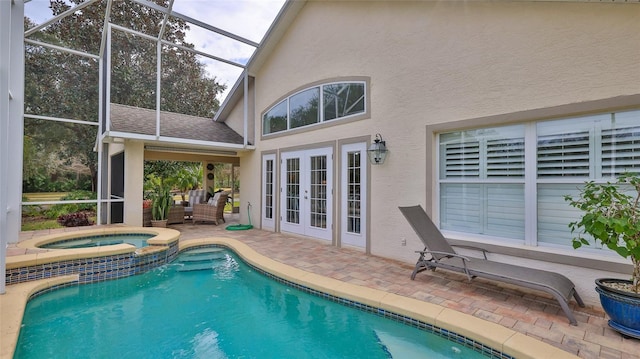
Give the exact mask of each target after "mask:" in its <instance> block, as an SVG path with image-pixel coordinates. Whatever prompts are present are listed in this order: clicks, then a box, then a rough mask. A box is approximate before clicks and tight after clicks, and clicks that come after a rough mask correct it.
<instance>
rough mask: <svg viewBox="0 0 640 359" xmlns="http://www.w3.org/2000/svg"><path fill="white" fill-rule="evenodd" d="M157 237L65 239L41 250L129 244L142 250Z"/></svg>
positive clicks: (124, 235) (131, 235)
mask: <svg viewBox="0 0 640 359" xmlns="http://www.w3.org/2000/svg"><path fill="white" fill-rule="evenodd" d="M153 237H155V234H148V233H113V234H102V235H95V236H81V237H75V238H71V239H63V240H60V241H56V242H51V243H46V244H43V245H41V246H40V247H39V248H47V249H72V248H90V247H102V246H110V245H114V244H121V243H127V244H131V245H133V246H135V247H136V248H142V247H146V246H147V240H148V239H150V238H153Z"/></svg>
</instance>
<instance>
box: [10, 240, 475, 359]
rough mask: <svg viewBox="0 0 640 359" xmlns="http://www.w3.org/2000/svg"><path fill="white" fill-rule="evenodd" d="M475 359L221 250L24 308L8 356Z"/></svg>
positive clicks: (53, 294)
mask: <svg viewBox="0 0 640 359" xmlns="http://www.w3.org/2000/svg"><path fill="white" fill-rule="evenodd" d="M53 357H57V358H115V357H121V358H372V359H375V358H417V357H420V358H484V356H483V355H482V354H480V353H478V352H475V351H473V350H472V349H469V348H466V347H463V346H461V345H458V344H456V343H454V342H451V341H449V340H446V339H444V338H441V337H438V336H436V335H434V334H430V333H428V332H425V331H422V330H419V329H416V328H412V327H410V326H407V325H405V324H402V323H399V322H395V321H391V320H389V319H385V318H382V317H379V316H376V315H374V314H371V313H367V312H363V311H359V310H356V309H353V308H349V307H346V306H344V305H341V304H338V303H335V302H331V301H328V300H326V299H322V298H320V297H318V296H314V295H311V294H308V293H305V292H303V291H300V290H297V289H295V288H292V287H289V286H286V285H284V284H281V283H278V282H276V281H274V280H272V279H269V278H267V277H266V276H264V275H263V274H261V273H258V272H256V271H255V270H254V269H252V268H251V267H249V266H247V265H246V264H244V263H243V262H242V261H241V260H239V259H237V257H236V256H235V255H234V254H233V253H231V252H228V251H226V250H224V251H219V252H211V251H208V252H201V253H197V252H193V253H191V254H189V253H183V254H181V255H179V256H178V259H177V260H176V261H174V262H173V263H171V264H168V265H165V266H163V267H160V268H157V269H155V270H153V271H150V272H147V273H145V274H141V275H137V276H132V277H128V278H123V279H118V280H113V281H106V282H99V283H94V284H87V285H80V286H73V287H66V288H61V289H58V290H54V291H52V292H49V293H46V294H43V295H41V296H38V297H36V298H34V299H32V300H30V301H29V302H28V303H27V308H26V310H25V315H24V319H23V327H22V330H21V332H20V337H19V340H18V344H17V347H16V352H15V358H53Z"/></svg>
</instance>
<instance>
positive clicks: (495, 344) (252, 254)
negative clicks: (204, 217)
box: [0, 228, 578, 359]
mask: <svg viewBox="0 0 640 359" xmlns="http://www.w3.org/2000/svg"><path fill="white" fill-rule="evenodd" d="M129 231H131V229H130V228H129ZM208 245H218V246H223V247H226V248H229V249H231V250H232V251H234V252H235V253H236V254H237V255H238V256H239V257H240V258H242V259H243V260H244V261H246V262H247V263H248V264H250V265H252V266H255V267H258V268H260V269H262V270H264V271H265V272H267V273H270V274H272V275H273V276H276V277H280V278H282V279H284V280H287V281H290V282H294V283H297V284H299V285H302V286H306V287H308V288H311V289H313V290H316V291H319V292H324V293H327V294H331V295H333V296H336V297H341V298H345V299H348V300H352V301H355V302H359V303H363V304H366V305H369V306H372V307H376V308H380V309H384V310H387V311H389V312H393V313H397V314H399V315H403V316H407V317H411V318H414V319H416V320H419V321H422V322H425V323H428V324H431V325H434V326H437V327H440V328H443V329H446V330H449V331H452V332H455V333H457V334H460V335H463V336H465V337H467V338H469V339H472V340H475V341H477V342H479V343H483V344H485V345H487V346H490V347H492V348H494V349H496V350H499V351H501V352H503V353H505V354H507V355H510V356H513V357H515V358H523V359H525V358H531V359H533V358H560V359H562V358H574V359H575V358H578V357H577V356H575V355H573V354H571V353H568V352H566V351H563V350H561V349H559V348H556V347H554V346H552V345H550V344H547V343H544V342H542V341H540V340H537V339H535V338H533V337H529V336H527V335H525V334H522V333H519V332H516V331H514V330H511V329H508V328H505V327H503V326H501V325H499V324H495V323H492V322H489V321H486V320H483V319H480V318H477V317H474V316H472V315H469V314H464V313H461V312H458V311H455V310H452V309H448V308H445V307H443V306H440V305H437V304H433V303H427V302H424V301H420V300H417V299H413V298H408V297H403V296H400V295H397V294H393V293H388V292H385V291H381V290H377V289H373V288H368V287H364V286H359V285H356V284H351V283H346V282H342V281H340V280H337V279H333V278H328V277H324V276H321V275H318V274H315V273H311V272H307V271H304V270H301V269H298V268H294V267H291V266H289V265H286V264H283V263H281V262H278V261H276V260H273V259H270V258H268V257H265V256H263V255H261V254H259V253H258V252H256V251H255V250H253V249H252V248H251V247H249V246H248V245H246V244H244V243H242V242H240V241H238V240H235V239H230V238H224V237H212V238H201V239H190V240H185V241H181V242H180V243H179V248H180V251H181V252H182V251H184V250H187V249H189V248H193V247H199V246H208ZM25 256H29V255H21V256H15V257H14V258H15V259H14V260H15V261H19V260H20V259H19V258H18V257H25ZM25 260H28V259H26V258H25ZM74 281H75V282H77V281H78V276H77V275H69V276H64V277H56V278H51V279H44V280H38V281H33V282H26V283H20V284H15V285H11V286H7V291H6V294H4V295H2V296H0V308H1V309H0V314H1V316H2V318H3V320H2V323H1V324H0V348H1V349H0V358H2V359H4V358H12V357H13V353H14V350H15V345H16V343H17V340H18V336H19V333H20V326H21V323H22V317H23V314H24V310H25V307H26V304H27V301H28V300H29V298H30V297H31V296H32V295H33V294H35V293H37V292H39V291H42V290H44V289H46V288H50V287H53V286H60V285H64V284H66V283H72V282H74Z"/></svg>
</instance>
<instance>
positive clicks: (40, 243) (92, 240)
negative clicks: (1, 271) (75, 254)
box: [18, 227, 180, 250]
mask: <svg viewBox="0 0 640 359" xmlns="http://www.w3.org/2000/svg"><path fill="white" fill-rule="evenodd" d="M179 236H180V232H178V231H175V230H172V229H164V228H147V227H106V228H105V227H94V228H91V229H85V230H79V231H71V232H63V233H55V234H50V235H46V236H42V237H36V238H32V239H28V240H25V241H22V242H20V243H18V247H21V248H26V249H55V250H58V249H65V250H66V249H69V250H73V249H80V248H92V247H104V246H113V245H118V244H130V245H132V246H134V247H136V248H142V247H147V246H167V245H169V244H170V243H171V242H174V241H177V240H178V238H179Z"/></svg>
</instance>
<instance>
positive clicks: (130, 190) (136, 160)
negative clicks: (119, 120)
mask: <svg viewBox="0 0 640 359" xmlns="http://www.w3.org/2000/svg"><path fill="white" fill-rule="evenodd" d="M125 149H126V150H125V153H124V168H125V178H126V182H125V183H124V198H125V199H126V204H127V205H125V206H124V223H125V224H126V225H129V226H138V227H142V197H143V194H144V143H143V142H141V141H132V140H127V141H125Z"/></svg>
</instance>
